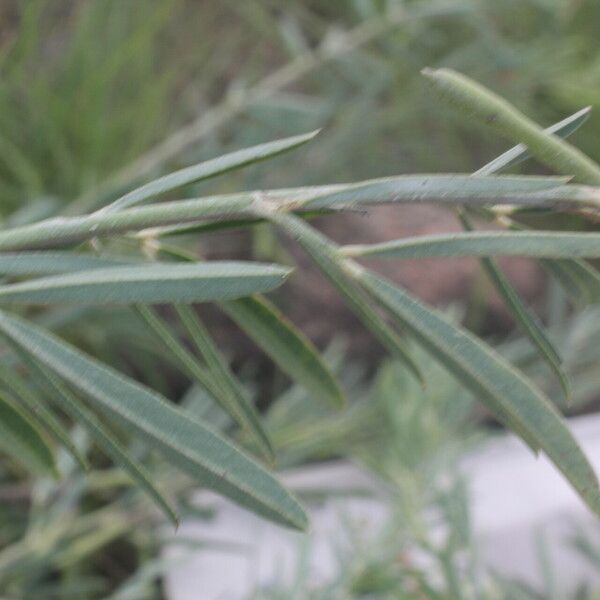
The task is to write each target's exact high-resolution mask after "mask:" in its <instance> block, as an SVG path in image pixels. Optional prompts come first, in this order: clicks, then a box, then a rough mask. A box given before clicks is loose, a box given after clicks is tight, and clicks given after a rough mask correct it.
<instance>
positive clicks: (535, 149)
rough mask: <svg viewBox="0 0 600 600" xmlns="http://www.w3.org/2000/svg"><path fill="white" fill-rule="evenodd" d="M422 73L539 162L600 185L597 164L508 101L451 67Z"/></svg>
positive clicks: (455, 101) (466, 109) (583, 180)
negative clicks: (525, 148) (526, 149)
mask: <svg viewBox="0 0 600 600" xmlns="http://www.w3.org/2000/svg"><path fill="white" fill-rule="evenodd" d="M422 73H423V75H425V76H426V77H427V78H428V80H429V81H430V82H431V83H432V85H433V86H434V87H435V89H436V90H438V91H439V92H440V93H441V94H442V96H443V97H444V98H446V99H447V100H448V101H449V102H451V103H453V104H455V105H457V106H458V107H459V108H460V109H462V110H464V111H466V112H467V113H468V114H469V115H470V116H472V117H474V118H476V119H478V120H479V121H481V122H482V123H486V124H488V125H490V126H491V127H493V128H494V129H495V131H497V132H498V133H499V134H500V135H502V136H504V137H507V138H509V139H511V140H513V141H515V142H517V143H521V144H525V145H526V146H527V148H528V149H529V152H530V153H531V154H532V155H533V156H535V157H536V158H537V159H538V160H539V161H540V162H541V163H542V164H545V165H547V166H548V167H550V168H551V169H554V170H555V171H556V172H558V173H563V174H565V175H571V176H574V177H575V180H576V181H579V182H580V183H589V184H592V185H600V166H599V165H598V164H596V163H595V162H594V161H593V160H592V159H591V158H589V157H588V156H586V155H585V154H584V153H583V152H581V150H579V149H577V148H575V147H574V146H572V145H571V144H569V143H568V142H566V141H565V140H563V139H561V138H560V137H558V136H556V135H554V134H552V133H548V132H547V131H544V130H543V129H542V128H541V127H540V126H539V125H538V124H537V123H535V122H534V121H532V120H531V119H529V118H528V117H526V116H525V115H524V114H522V113H521V112H519V111H518V110H517V109H516V108H515V107H514V106H512V105H511V104H510V103H509V102H507V101H506V100H504V98H501V97H500V96H498V95H496V94H494V93H493V92H491V91H490V90H488V89H486V88H485V87H484V86H482V85H481V84H479V83H477V82H475V81H473V80H472V79H469V78H468V77H466V76H465V75H462V74H461V73H457V72H456V71H453V70H452V69H436V70H433V69H423V71H422Z"/></svg>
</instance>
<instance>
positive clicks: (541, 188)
mask: <svg viewBox="0 0 600 600" xmlns="http://www.w3.org/2000/svg"><path fill="white" fill-rule="evenodd" d="M566 182H567V180H566V179H565V178H563V177H538V176H525V175H497V176H495V177H473V176H472V175H462V174H457V175H400V176H398V177H387V178H384V179H374V180H371V181H365V182H361V183H356V184H348V185H346V186H343V187H341V188H334V189H333V190H332V191H324V192H323V193H321V192H319V191H314V192H313V194H314V195H313V197H312V198H311V197H309V198H298V199H296V200H295V204H296V205H297V206H298V207H302V208H303V209H311V210H312V209H318V208H320V209H322V208H335V207H336V206H340V205H343V206H357V205H368V204H379V203H419V202H421V203H425V202H435V203H444V204H467V203H475V204H502V203H503V202H504V203H510V204H512V203H514V202H515V201H516V200H517V198H518V197H521V202H523V203H524V204H527V203H528V199H527V195H528V194H534V193H540V192H548V191H549V190H553V189H557V190H558V189H561V190H563V188H565V187H566V189H567V190H568V189H569V186H564V184H565V183H566ZM564 193H566V192H564ZM531 202H532V203H536V196H535V195H533V196H532V198H531Z"/></svg>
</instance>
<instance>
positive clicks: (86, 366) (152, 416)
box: [0, 312, 307, 529]
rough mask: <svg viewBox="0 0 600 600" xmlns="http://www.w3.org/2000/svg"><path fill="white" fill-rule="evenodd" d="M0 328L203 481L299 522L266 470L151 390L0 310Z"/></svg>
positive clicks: (298, 511) (281, 519)
mask: <svg viewBox="0 0 600 600" xmlns="http://www.w3.org/2000/svg"><path fill="white" fill-rule="evenodd" d="M0 330H2V331H3V332H4V333H5V334H6V335H7V336H8V337H10V338H11V339H12V340H13V341H14V342H15V343H16V344H18V345H19V346H20V347H21V348H23V350H24V351H25V352H27V353H29V354H30V355H31V356H32V357H33V358H34V359H36V360H37V361H39V362H40V363H42V364H44V365H45V366H46V367H47V368H49V369H50V370H51V371H53V372H54V373H56V375H58V376H59V377H60V378H62V379H64V380H65V381H66V382H68V383H69V384H70V385H72V386H73V387H74V388H76V389H77V390H79V391H80V392H82V393H83V394H85V395H86V396H87V397H89V398H90V399H91V400H94V401H95V403H96V405H97V406H98V407H99V408H101V409H102V410H103V411H106V412H107V413H109V414H110V415H112V416H113V417H115V418H117V419H119V420H120V422H121V423H123V424H124V425H127V426H128V427H129V428H130V429H132V430H133V431H135V432H136V433H137V434H138V435H140V436H141V437H142V438H144V439H145V440H146V441H148V442H149V443H151V444H152V447H153V448H155V449H157V450H159V451H160V452H161V454H162V455H163V456H164V457H165V458H166V459H167V460H168V461H169V462H171V463H172V464H173V465H174V466H176V467H177V468H179V469H181V470H183V471H185V472H186V473H188V474H189V475H191V476H192V477H193V478H195V479H196V480H197V481H199V482H201V483H202V484H203V485H205V486H206V487H208V488H210V489H212V490H214V491H216V492H218V493H220V494H222V495H224V496H227V497H228V498H230V499H232V500H233V501H234V502H237V503H238V504H241V505H242V506H245V507H246V508H249V509H250V510H252V511H254V512H256V513H257V514H260V515H262V516H264V517H266V518H267V519H271V520H272V521H274V522H277V523H280V524H282V525H285V526H288V527H293V528H297V529H304V528H305V527H306V524H307V517H306V514H305V513H304V511H303V510H302V507H301V506H300V505H299V504H298V502H297V501H296V500H295V499H294V498H293V497H292V496H291V495H290V494H289V492H287V491H286V490H285V488H283V487H282V486H281V484H280V483H279V482H278V481H277V480H276V479H275V478H274V477H273V476H272V475H271V474H270V473H269V472H268V471H266V470H265V469H264V468H263V467H261V466H260V465H259V464H258V463H256V462H255V461H254V460H252V459H251V458H250V457H248V456H247V455H245V454H244V453H243V452H241V451H240V450H238V449H237V448H236V447H235V446H233V445H232V444H231V443H230V442H228V441H227V440H226V439H224V438H223V437H221V436H220V435H219V434H217V433H215V432H214V431H212V430H210V429H208V428H206V427H205V426H203V425H201V424H200V423H198V422H196V421H194V420H192V419H190V418H189V417H186V416H185V415H184V414H183V413H181V412H180V411H179V410H177V409H176V408H175V407H173V406H172V405H171V404H169V403H168V402H167V401H166V400H165V399H164V398H163V397H162V396H160V395H159V394H158V393H156V392H154V391H152V390H150V389H148V388H146V387H145V386H143V385H141V384H139V383H137V382H135V381H133V380H131V379H129V378H127V377H125V376H123V375H122V374H120V373H119V372H117V371H115V370H114V369H111V368H109V367H107V366H105V365H103V364H101V363H99V362H98V361H96V360H94V359H92V358H90V357H88V356H86V355H85V354H83V353H82V352H80V351H79V350H77V349H76V348H74V347H72V346H70V345H69V344H67V343H65V342H64V341H62V340H60V339H59V338H57V337H56V336H54V335H52V334H50V333H48V332H46V331H44V330H43V329H40V328H38V327H36V326H34V325H32V324H30V323H28V322H26V321H23V320H22V319H18V318H16V317H14V316H9V315H8V314H7V313H4V312H3V313H0Z"/></svg>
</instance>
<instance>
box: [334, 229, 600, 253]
mask: <svg viewBox="0 0 600 600" xmlns="http://www.w3.org/2000/svg"><path fill="white" fill-rule="evenodd" d="M342 251H343V252H344V254H345V255H346V256H379V257H385V258H424V257H432V256H444V257H446V256H531V257H538V258H572V257H579V258H581V257H590V258H598V257H600V233H563V232H557V231H518V232H517V231H469V232H467V233H451V234H436V235H423V236H418V237H409V238H403V239H400V240H394V241H391V242H383V243H380V244H369V245H353V246H346V247H344V248H343V249H342Z"/></svg>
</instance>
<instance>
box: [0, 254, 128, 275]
mask: <svg viewBox="0 0 600 600" xmlns="http://www.w3.org/2000/svg"><path fill="white" fill-rule="evenodd" d="M131 262H132V261H131V260H127V259H118V258H101V257H97V256H93V255H91V254H76V253H73V252H6V253H3V254H0V275H46V274H47V275H50V274H52V273H71V272H74V271H86V270H87V269H100V268H106V267H115V266H124V265H126V264H127V263H129V264H131Z"/></svg>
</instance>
